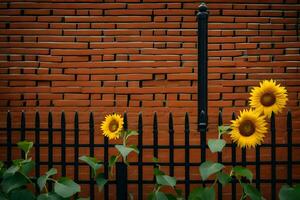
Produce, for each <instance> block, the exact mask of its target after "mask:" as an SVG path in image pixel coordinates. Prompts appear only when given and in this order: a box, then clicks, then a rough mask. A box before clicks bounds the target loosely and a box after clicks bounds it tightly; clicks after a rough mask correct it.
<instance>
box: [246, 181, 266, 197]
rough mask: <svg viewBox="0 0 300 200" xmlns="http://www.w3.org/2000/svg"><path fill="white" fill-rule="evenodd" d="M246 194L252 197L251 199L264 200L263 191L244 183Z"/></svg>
mask: <svg viewBox="0 0 300 200" xmlns="http://www.w3.org/2000/svg"><path fill="white" fill-rule="evenodd" d="M242 187H243V189H244V192H245V194H246V195H247V196H248V197H250V199H251V200H262V199H263V198H262V195H261V193H260V192H259V191H258V190H257V189H256V188H255V187H253V186H252V185H250V184H245V183H242Z"/></svg>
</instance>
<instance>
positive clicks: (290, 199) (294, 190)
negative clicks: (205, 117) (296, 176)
mask: <svg viewBox="0 0 300 200" xmlns="http://www.w3.org/2000/svg"><path fill="white" fill-rule="evenodd" d="M279 199H280V200H299V199H300V185H296V186H295V187H290V186H288V185H283V186H282V187H281V188H280V191H279Z"/></svg>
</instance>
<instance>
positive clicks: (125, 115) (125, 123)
mask: <svg viewBox="0 0 300 200" xmlns="http://www.w3.org/2000/svg"><path fill="white" fill-rule="evenodd" d="M123 116H124V124H123V128H124V130H128V120H127V113H126V112H125V113H124V115H123Z"/></svg>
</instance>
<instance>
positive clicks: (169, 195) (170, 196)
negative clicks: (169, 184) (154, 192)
mask: <svg viewBox="0 0 300 200" xmlns="http://www.w3.org/2000/svg"><path fill="white" fill-rule="evenodd" d="M165 195H166V197H167V199H168V200H177V198H176V197H175V196H174V195H173V194H165Z"/></svg>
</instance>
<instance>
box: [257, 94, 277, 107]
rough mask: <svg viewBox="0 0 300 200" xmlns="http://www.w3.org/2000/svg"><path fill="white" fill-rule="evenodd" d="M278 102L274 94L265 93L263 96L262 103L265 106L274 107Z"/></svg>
mask: <svg viewBox="0 0 300 200" xmlns="http://www.w3.org/2000/svg"><path fill="white" fill-rule="evenodd" d="M275 101H276V97H275V95H274V94H273V93H265V94H263V95H262V96H261V98H260V102H261V104H262V105H264V106H272V105H273V104H274V103H275Z"/></svg>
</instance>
